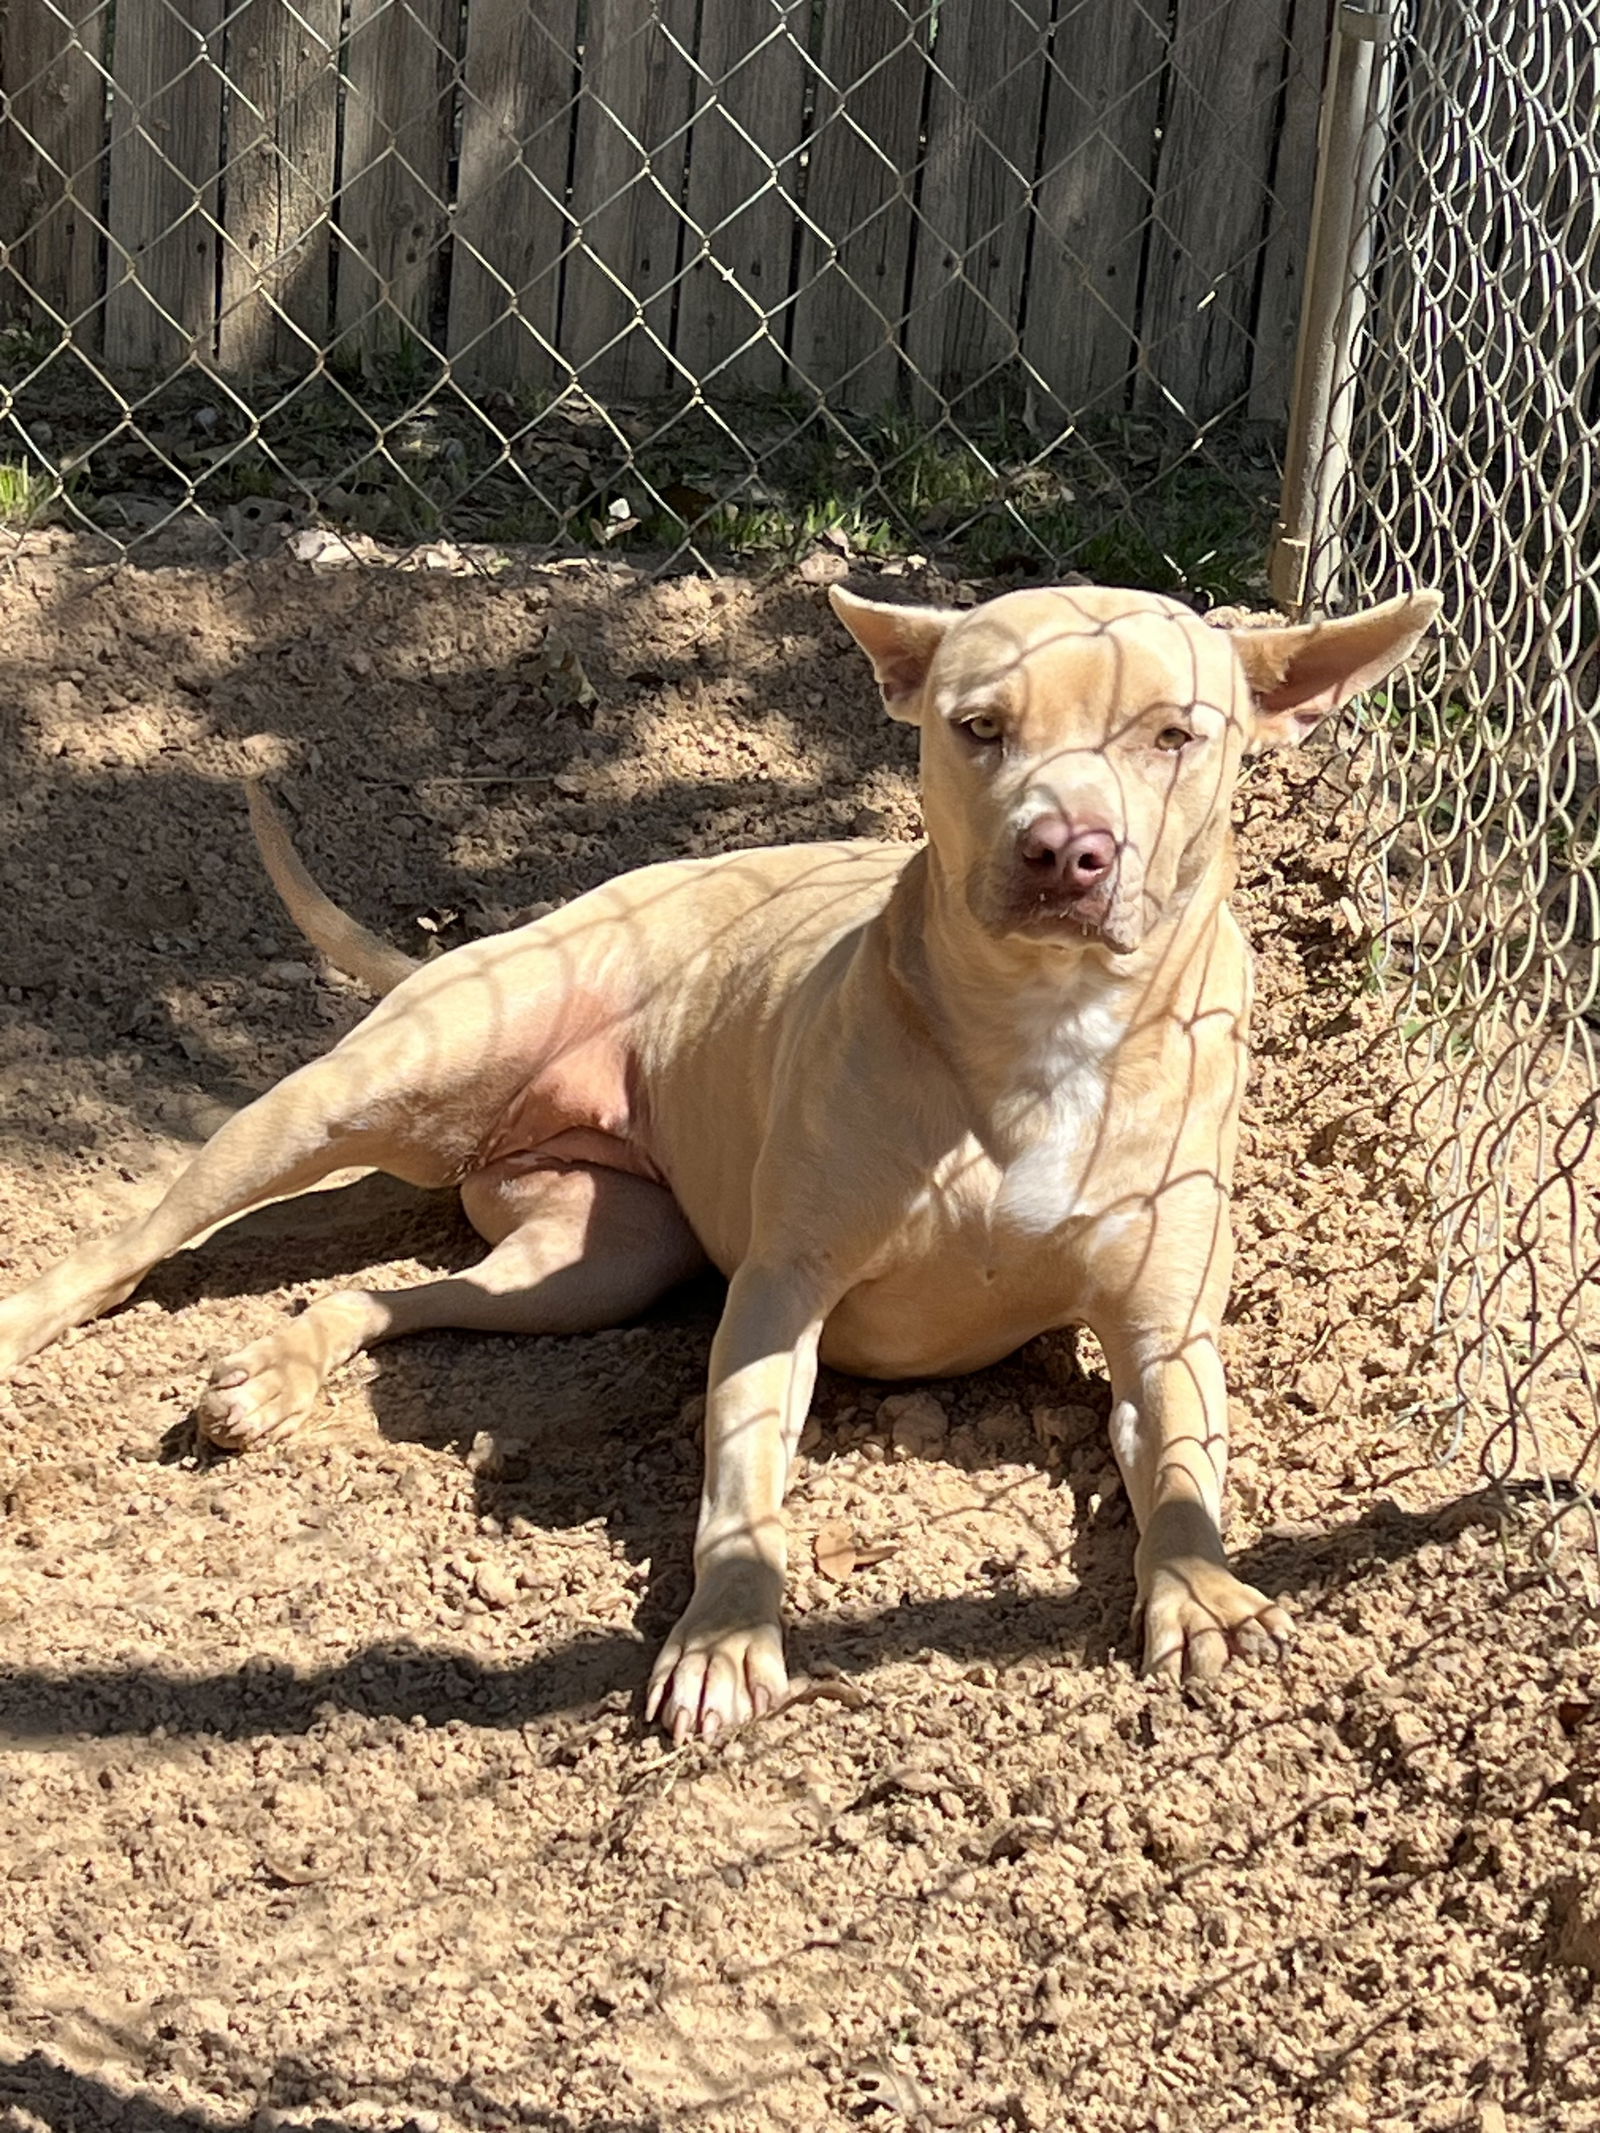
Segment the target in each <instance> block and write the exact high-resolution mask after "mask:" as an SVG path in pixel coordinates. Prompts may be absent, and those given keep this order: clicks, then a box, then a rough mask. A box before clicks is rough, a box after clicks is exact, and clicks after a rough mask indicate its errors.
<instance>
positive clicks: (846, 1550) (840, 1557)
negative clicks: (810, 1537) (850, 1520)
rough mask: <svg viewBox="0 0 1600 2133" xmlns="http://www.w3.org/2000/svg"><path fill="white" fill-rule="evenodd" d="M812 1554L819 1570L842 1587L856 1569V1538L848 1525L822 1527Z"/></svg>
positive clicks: (814, 1543)
mask: <svg viewBox="0 0 1600 2133" xmlns="http://www.w3.org/2000/svg"><path fill="white" fill-rule="evenodd" d="M811 1552H812V1556H813V1558H814V1559H815V1562H816V1566H817V1568H818V1570H820V1571H821V1573H822V1575H823V1576H824V1577H825V1578H831V1579H832V1580H833V1582H834V1583H835V1584H836V1585H842V1584H843V1583H844V1581H845V1579H846V1578H847V1577H848V1576H849V1575H850V1573H851V1571H852V1570H854V1568H855V1567H856V1560H857V1558H856V1537H855V1535H854V1533H853V1532H852V1531H851V1530H850V1528H849V1527H848V1526H846V1525H827V1526H823V1527H821V1528H820V1529H819V1531H818V1533H817V1537H816V1539H815V1541H813V1543H812V1548H811Z"/></svg>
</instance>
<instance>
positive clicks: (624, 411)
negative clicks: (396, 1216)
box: [0, 0, 1600, 1526]
mask: <svg viewBox="0 0 1600 2133" xmlns="http://www.w3.org/2000/svg"><path fill="white" fill-rule="evenodd" d="M4 4H5V7H6V14H5V22H4V28H5V36H4V40H3V46H0V54H3V56H0V89H3V92H4V97H5V102H4V108H3V114H0V243H3V246H4V251H3V255H0V357H3V361H0V528H6V529H9V530H10V532H11V534H12V537H13V538H25V537H26V536H27V533H28V529H30V528H37V527H40V526H43V525H49V524H57V525H65V526H68V527H71V528H73V529H75V530H76V532H77V533H78V534H80V535H81V536H83V537H84V538H85V539H86V540H87V541H89V542H90V543H91V544H92V545H94V546H96V547H98V548H99V549H100V550H101V551H103V552H105V553H110V554H113V555H125V554H131V555H141V554H142V555H145V556H150V557H155V556H157V555H161V554H167V553H171V552H174V550H175V548H181V549H182V550H183V551H184V552H186V553H192V554H195V555H205V554H213V555H219V556H220V555H224V554H227V553H247V554H248V553H259V552H261V551H262V550H263V549H271V548H276V547H278V546H280V545H281V544H282V543H283V542H284V541H285V540H287V541H289V542H291V543H292V544H294V546H295V548H296V552H297V553H300V554H302V555H304V556H307V557H308V558H311V559H316V558H317V557H318V556H321V555H325V554H326V553H327V552H328V549H329V547H330V545H331V546H334V547H337V548H339V549H340V550H341V551H348V552H349V553H351V554H354V555H356V556H372V557H375V558H376V557H378V556H389V557H392V556H393V555H395V554H396V553H397V552H398V553H401V554H405V553H406V552H408V551H409V552H416V551H417V549H418V548H419V547H424V546H426V547H428V548H431V549H437V548H439V547H441V546H448V547H449V549H450V550H451V553H452V556H453V557H454V558H455V559H457V560H458V561H459V562H460V563H461V565H462V567H468V568H470V567H475V566H480V565H481V566H482V567H485V568H492V567H494V566H495V563H496V559H497V558H498V557H499V556H500V555H501V554H502V553H503V552H504V550H505V549H506V548H507V547H508V546H510V545H515V546H517V547H518V548H522V547H523V546H524V545H531V546H532V547H533V548H534V549H536V550H539V551H543V552H545V553H552V552H562V551H571V550H573V549H575V548H577V549H593V548H594V547H596V546H600V545H607V546H612V547H622V548H628V549H635V550H639V551H641V552H643V553H645V554H647V555H648V556H649V557H650V558H651V559H653V560H654V561H656V562H659V563H660V564H662V565H663V566H669V565H672V564H690V565H695V566H699V567H713V568H719V567H726V566H727V565H728V564H729V563H730V562H731V563H733V564H736V565H737V564H743V563H746V562H748V561H750V560H752V559H768V558H775V559H784V558H786V559H788V560H795V559H804V558H808V557H810V556H812V555H815V556H816V557H817V559H818V561H819V563H820V565H821V566H822V571H823V572H824V573H825V572H827V571H830V570H833V569H835V568H837V569H840V570H842V569H843V567H844V565H845V561H846V559H847V558H849V557H859V556H866V557H872V556H882V555H886V554H889V553H892V552H901V553H904V552H913V551H914V552H921V553H925V554H928V555H930V556H934V557H937V558H939V559H940V560H948V561H951V562H953V563H954V564H955V565H956V566H957V567H959V568H960V569H961V570H963V571H970V572H971V573H972V574H974V575H978V574H982V575H985V576H993V575H995V574H997V573H1000V574H1003V573H1005V572H1007V571H1017V572H1022V573H1027V574H1032V575H1041V574H1044V573H1047V572H1059V571H1061V570H1064V569H1073V568H1076V569H1082V570H1085V571H1087V572H1089V573H1091V574H1092V575H1095V576H1097V577H1100V578H1104V579H1109V580H1117V581H1122V582H1131V583H1136V584H1145V585H1150V586H1154V587H1157V588H1159V589H1164V590H1174V591H1178V592H1181V593H1184V594H1186V595H1189V596H1191V597H1194V598H1197V599H1199V600H1201V601H1202V602H1208V601H1215V600H1219V599H1220V600H1233V599H1240V598H1243V599H1246V600H1248V599H1251V598H1253V597H1256V596H1258V595H1259V594H1260V592H1261V591H1262V589H1263V580H1262V576H1261V565H1262V561H1263V558H1264V555H1265V550H1266V541H1267V534H1268V529H1269V527H1270V525H1271V522H1272V516H1273V512H1274V510H1275V509H1276V507H1277V504H1278V490H1279V447H1280V444H1281V443H1282V441H1283V438H1284V421H1285V416H1286V414H1287V412H1288V405H1289V399H1290V385H1291V372H1292V371H1293V370H1294V368H1295V354H1296V337H1297V326H1298V325H1299V322H1300V319H1301V314H1302V304H1303V300H1304V309H1305V327H1304V331H1303V333H1302V334H1301V336H1300V339H1299V348H1300V362H1299V377H1298V384H1297V389H1296V393H1295V400H1296V409H1297V413H1296V419H1295V421H1294V424H1293V425H1292V427H1291V430H1290V432H1289V435H1288V447H1289V456H1288V465H1287V494H1286V497H1285V501H1284V509H1283V524H1282V527H1281V529H1280V532H1281V539H1280V541H1279V545H1278V549H1277V556H1276V562H1275V567H1274V584H1275V587H1276V590H1277V591H1278V593H1279V596H1280V598H1281V599H1282V600H1283V602H1284V603H1285V604H1286V605H1289V606H1291V607H1298V606H1301V605H1302V604H1308V605H1310V606H1312V607H1319V606H1320V607H1335V608H1336V607H1338V606H1341V605H1349V604H1351V603H1353V602H1354V601H1355V600H1357V599H1358V598H1362V597H1373V598H1377V597H1382V596H1384V595H1385V594H1387V593H1388V592H1390V591H1392V590H1393V589H1394V586H1395V584H1396V583H1397V581H1413V582H1421V583H1433V584H1437V585H1440V586H1441V587H1442V588H1443V589H1444V590H1445V593H1446V617H1447V628H1446V630H1445V632H1444V634H1443V636H1442V637H1441V639H1440V641H1439V644H1438V646H1437V648H1436V651H1435V653H1434V654H1433V655H1432V656H1431V663H1430V664H1428V665H1426V666H1424V667H1421V668H1419V669H1418V671H1417V672H1416V673H1415V674H1414V675H1413V676H1411V677H1410V678H1409V679H1408V680H1406V681H1404V682H1403V683H1401V684H1399V685H1397V686H1396V687H1395V688H1393V689H1392V690H1391V691H1389V692H1387V693H1386V694H1384V695H1381V696H1379V697H1377V698H1375V699H1373V701H1372V703H1371V704H1370V706H1369V711H1368V718H1367V736H1366V738H1367V744H1368V748H1369V751H1370V754H1371V757H1372V760H1373V764H1374V771H1373V775H1372V778H1371V780H1370V782H1369V784H1368V787H1367V791H1368V794H1369V798H1368V801H1367V813H1366V822H1365V828H1364V830H1363V832H1362V834H1361V837H1360V839H1359V840H1358V847H1357V850H1356V852H1355V855H1354V857H1355V866H1356V873H1357V877H1358V882H1359V902H1360V905H1361V908H1362V911H1363V912H1364V915H1365V918H1366V921H1367V923H1368V925H1369V927H1370V930H1371V941H1372V956H1373V962H1374V977H1375V981H1376V980H1377V978H1379V977H1380V976H1381V977H1382V978H1384V979H1386V980H1387V981H1389V982H1397V983H1398V984H1399V986H1400V988H1401V992H1402V995H1403V1008H1402V1014H1403V1027H1404V1032H1405V1034H1406V1037H1407V1039H1408V1041H1409V1042H1410V1044H1411V1045H1412V1048H1413V1051H1414V1056H1415V1061H1416V1087H1415V1098H1414V1104H1413V1111H1412V1120H1411V1124H1412V1136H1413V1142H1414V1147H1415V1149H1416V1150H1417V1151H1420V1154H1421V1156H1422V1157H1423V1159H1424V1160H1425V1163H1426V1168H1427V1175H1428V1183H1429V1189H1430V1193H1431V1199H1432V1204H1433V1206H1434V1207H1435V1209H1436V1216H1435V1221H1434V1237H1433V1252H1432V1260H1431V1268H1432V1272H1431V1278H1432V1279H1433V1281H1434V1324H1435V1328H1436V1335H1437V1341H1438V1345H1439V1347H1440V1349H1441V1351H1443V1352H1444V1353H1446V1354H1447V1355H1448V1357H1449V1358H1450V1365H1451V1374H1452V1384H1451V1387H1450V1390H1449V1393H1448V1396H1446V1397H1442V1398H1441V1399H1439V1400H1438V1401H1437V1402H1436V1403H1434V1404H1435V1407H1436V1412H1437V1415H1438V1419H1439V1423H1440V1428H1441V1431H1442V1438H1441V1444H1442V1446H1447V1445H1448V1444H1449V1443H1450V1442H1451V1441H1452V1440H1453V1438H1454V1436H1456V1435H1458V1434H1459V1432H1460V1431H1461V1430H1462V1429H1463V1428H1464V1427H1466V1426H1467V1423H1468V1421H1469V1420H1470V1419H1471V1418H1473V1417H1476V1418H1477V1419H1478V1422H1479V1423H1480V1424H1481V1426H1482V1430H1483V1434H1484V1440H1485V1441H1486V1443H1487V1446H1488V1449H1487V1452H1486V1455H1485V1456H1486V1459H1487V1462H1488V1465H1489V1468H1490V1470H1491V1472H1492V1473H1495V1474H1499V1475H1504V1474H1507V1473H1509V1472H1511V1471H1512V1469H1513V1468H1514V1467H1515V1466H1516V1465H1517V1464H1518V1462H1519V1461H1522V1460H1523V1459H1524V1455H1525V1452H1526V1450H1527V1447H1526V1445H1525V1444H1524V1442H1523V1441H1522V1440H1523V1439H1524V1438H1525V1437H1526V1436H1527V1434H1528V1433H1530V1432H1531V1433H1532V1436H1533V1440H1534V1445H1533V1449H1534V1452H1535V1454H1536V1457H1537V1461H1538V1464H1539V1468H1540V1470H1541V1471H1542V1472H1543V1473H1544V1475H1545V1477H1546V1485H1547V1489H1548V1492H1549V1496H1550V1503H1551V1508H1552V1509H1553V1510H1555V1511H1557V1512H1564V1511H1566V1510H1567V1509H1568V1508H1569V1507H1570V1505H1571V1504H1572V1503H1574V1502H1576V1503H1578V1504H1580V1505H1585V1506H1586V1505H1587V1503H1588V1495H1587V1490H1588V1488H1589V1486H1590V1484H1591V1483H1592V1482H1593V1480H1594V1478H1595V1471H1596V1466H1597V1464H1600V1461H1597V1459H1596V1456H1595V1441H1594V1440H1595V1436H1596V1432H1597V1427H1600V1425H1597V1415H1600V1393H1597V1386H1596V1355H1597V1349H1596V1328H1595V1293H1596V1275H1597V1270H1600V1245H1597V1230H1596V1223H1597V1210H1600V1167H1597V1152H1596V1149H1595V1146H1594V1142H1595V1135H1596V1126H1597V1123H1600V1121H1597V1099H1596V1094H1595V1088H1596V1082H1595V1029H1596V1015H1597V1000H1600V961H1597V947H1596V941H1597V936H1600V885H1597V872H1596V868H1597V854H1600V813H1597V807H1600V803H1597V801H1596V791H1597V777H1596V760H1597V713H1596V700H1597V694H1600V594H1597V592H1596V589H1595V587H1596V564H1597V547H1600V534H1597V533H1596V530H1595V520H1594V511H1593V499H1594V488H1595V481H1596V471H1597V470H1596V452H1597V439H1600V369H1597V362H1596V340H1597V326H1596V321H1597V319H1600V301H1597V299H1600V290H1597V287H1596V281H1597V276H1600V268H1597V265H1596V249H1597V246H1596V237H1597V230H1600V212H1597V204H1600V157H1597V154H1596V150H1595V146H1594V141H1593V129H1592V117H1591V114H1592V113H1593V111H1594V110H1595V109H1597V108H1600V58H1597V49H1600V27H1597V25H1596V22H1595V19H1594V13H1593V10H1592V9H1591V8H1589V7H1587V6H1586V5H1584V4H1582V0H1540V4H1538V5H1535V0H1482V4H1479V5H1466V6H1463V5H1461V4H1459V0H1405V4H1404V5H1402V6H1401V7H1400V8H1399V9H1398V10H1397V11H1395V12H1393V13H1379V12H1374V11H1369V10H1362V9H1357V8H1353V7H1348V6H1340V7H1338V8H1337V9H1336V10H1334V11H1333V14H1332V20H1333V22H1334V25H1335V28H1334V35H1333V38H1332V50H1333V52H1334V55H1335V60H1334V68H1333V73H1332V77H1331V80H1330V82H1329V84H1328V89H1327V94H1326V97H1324V96H1323V71H1324V55H1325V53H1326V52H1327V50H1328V49H1329V27H1330V8H1329V5H1328V0H936V4H922V0H747V4H746V5H745V6H743V7H739V8H733V7H713V6H710V5H706V4H704V0H292V4H291V0H236V4H232V5H230V4H228V0H145V4H141V5H139V6H134V5H133V4H132V0H4ZM1319 105H1320V108H1321V109H1322V111H1323V114H1324V116H1323V137H1322V141H1321V150H1320V155H1319V149H1318V112H1319ZM1319 166H1320V172H1321V176H1320V179H1319V180H1318V181H1317V186H1318V198H1317V200H1316V201H1314V200H1313V179H1314V174H1315V173H1316V172H1317V171H1318V169H1319ZM1308 243H1309V245H1310V253H1309V260H1308ZM1303 283H1305V284H1309V286H1308V287H1303V286H1302V285H1303ZM1429 1397H1430V1399H1431V1395H1430V1396H1429ZM1567 1485H1570V1486H1567ZM1567 1523H1568V1524H1569V1526H1570V1520H1569V1521H1567Z"/></svg>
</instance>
